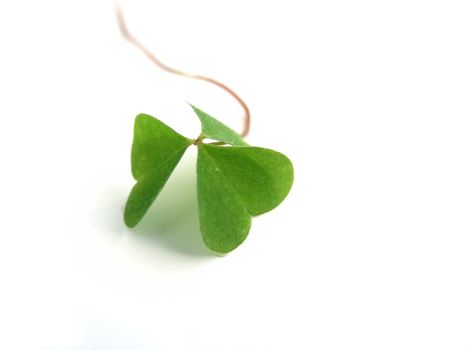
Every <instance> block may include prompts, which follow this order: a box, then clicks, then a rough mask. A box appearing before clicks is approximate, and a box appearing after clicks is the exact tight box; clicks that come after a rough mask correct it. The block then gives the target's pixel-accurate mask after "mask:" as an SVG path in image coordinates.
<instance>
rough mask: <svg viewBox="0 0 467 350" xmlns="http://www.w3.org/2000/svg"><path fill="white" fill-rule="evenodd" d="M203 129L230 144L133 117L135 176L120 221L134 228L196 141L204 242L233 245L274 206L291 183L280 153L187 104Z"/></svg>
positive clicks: (219, 249)
mask: <svg viewBox="0 0 467 350" xmlns="http://www.w3.org/2000/svg"><path fill="white" fill-rule="evenodd" d="M192 107H193V109H194V111H195V113H196V114H197V115H198V117H199V119H200V121H201V125H202V133H201V135H200V137H199V138H198V140H200V139H201V140H202V139H203V138H210V139H214V140H218V141H221V142H224V143H227V144H229V145H231V146H219V145H214V144H206V143H202V142H198V141H195V140H192V139H188V138H185V137H183V136H181V135H180V134H178V133H176V132H175V131H174V130H172V129H171V128H169V127H168V126H166V125H165V124H163V123H162V122H160V121H159V120H157V119H155V118H153V117H151V116H148V115H145V114H141V115H139V116H137V117H136V120H135V129H134V141H133V147H132V161H131V165H132V173H133V177H134V178H135V179H136V180H137V183H136V185H135V186H134V187H133V189H132V191H131V193H130V196H129V198H128V201H127V204H126V207H125V215H124V218H125V223H126V224H127V226H129V227H134V226H135V225H137V224H138V222H139V221H140V220H141V219H142V218H143V216H144V215H145V213H146V211H147V210H148V209H149V207H150V206H151V204H152V203H153V202H154V200H155V199H156V197H157V195H158V194H159V192H160V191H161V190H162V188H163V186H164V185H165V183H166V182H167V180H168V178H169V176H170V174H171V173H172V172H173V170H174V169H175V167H176V166H177V164H178V162H179V161H180V159H181V157H182V156H183V154H184V152H185V150H186V149H187V148H188V146H190V145H192V144H196V145H197V146H198V160H197V179H198V180H197V187H198V207H199V222H200V229H201V234H202V238H203V241H204V243H205V244H206V246H207V247H208V248H209V249H211V250H212V251H214V252H216V253H221V254H225V253H228V252H230V251H232V250H234V249H235V248H237V247H238V246H239V245H240V244H241V243H242V242H243V241H244V240H245V238H246V237H247V236H248V233H249V231H250V226H251V216H255V215H260V214H263V213H266V212H268V211H270V210H272V209H274V208H275V207H277V206H278V205H279V204H280V203H281V202H282V201H283V200H284V199H285V197H286V196H287V194H288V193H289V191H290V189H291V187H292V183H293V176H294V174H293V166H292V163H291V161H290V160H289V159H288V158H287V157H286V156H285V155H283V154H281V153H279V152H276V151H273V150H270V149H266V148H260V147H251V146H248V144H247V143H246V142H245V141H244V140H243V139H242V138H241V137H240V135H238V134H237V133H236V132H235V131H233V130H232V129H230V128H229V127H227V126H225V125H224V124H222V123H221V122H219V121H218V120H216V119H215V118H213V117H211V116H209V115H208V114H206V113H205V112H203V111H201V110H200V109H198V108H196V107H194V106H192Z"/></svg>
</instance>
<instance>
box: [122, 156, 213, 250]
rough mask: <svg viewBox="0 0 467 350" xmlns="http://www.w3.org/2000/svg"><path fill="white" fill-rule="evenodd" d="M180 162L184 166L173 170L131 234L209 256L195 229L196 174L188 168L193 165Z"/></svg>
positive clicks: (196, 226)
mask: <svg viewBox="0 0 467 350" xmlns="http://www.w3.org/2000/svg"><path fill="white" fill-rule="evenodd" d="M190 160H191V159H190ZM185 161H186V160H185ZM180 163H185V164H184V165H183V166H181V165H182V164H179V168H178V169H175V171H174V172H173V173H172V175H171V176H170V178H169V180H168V181H167V183H166V185H165V186H164V188H163V189H162V191H161V193H160V194H159V196H158V197H157V199H156V200H155V202H154V203H153V205H152V206H151V208H149V210H148V212H147V213H146V215H145V216H144V218H143V219H142V220H141V222H140V223H139V224H138V225H137V226H136V227H135V228H134V229H132V230H131V232H133V233H134V234H135V235H138V237H139V238H141V239H143V240H145V241H147V242H148V243H152V244H156V245H158V246H161V245H162V246H166V247H167V248H170V249H172V250H175V251H178V252H179V253H184V254H188V255H193V256H212V257H213V256H215V255H214V254H213V253H212V252H211V251H210V250H209V249H208V248H206V246H205V245H204V243H203V240H202V238H201V232H200V229H199V222H198V204H197V199H196V171H194V169H193V166H190V165H192V164H193V162H190V161H188V162H183V160H182V161H181V162H180ZM187 163H188V164H187ZM190 163H191V164H190Z"/></svg>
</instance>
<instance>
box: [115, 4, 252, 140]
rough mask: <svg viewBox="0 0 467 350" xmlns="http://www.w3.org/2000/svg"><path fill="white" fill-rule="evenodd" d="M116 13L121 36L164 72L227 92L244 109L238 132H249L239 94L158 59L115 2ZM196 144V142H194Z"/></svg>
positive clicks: (249, 120) (246, 115) (245, 133)
mask: <svg viewBox="0 0 467 350" xmlns="http://www.w3.org/2000/svg"><path fill="white" fill-rule="evenodd" d="M116 15H117V21H118V26H119V28H120V31H121V33H122V35H123V37H124V38H125V39H126V40H128V41H129V42H130V43H131V44H133V45H134V46H136V47H137V48H138V49H140V50H141V51H142V52H143V53H144V54H145V55H146V57H147V58H149V60H151V61H152V62H153V63H154V64H155V65H156V66H158V67H159V68H161V69H162V70H165V71H166V72H169V73H172V74H175V75H179V76H182V77H186V78H192V79H197V80H202V81H205V82H208V83H210V84H213V85H216V86H217V87H219V88H221V89H222V90H224V91H225V92H227V93H228V94H230V95H231V96H232V97H233V98H234V99H235V100H236V101H237V102H238V103H239V104H240V106H241V107H242V109H243V111H244V117H243V130H242V132H241V133H240V135H241V136H242V137H246V136H247V135H248V133H249V132H250V123H251V116H250V110H249V108H248V106H247V105H246V103H245V101H243V99H242V98H240V96H239V95H237V94H236V93H235V92H234V91H233V90H232V89H231V88H229V87H228V86H227V85H225V84H223V83H221V82H220V81H217V80H215V79H212V78H209V77H205V76H203V75H198V74H191V73H186V72H183V71H181V70H178V69H175V68H172V67H170V66H168V65H166V64H165V63H163V62H162V61H160V60H159V59H158V58H157V57H156V56H155V55H154V54H153V53H152V52H151V51H149V49H148V48H146V47H145V46H144V45H143V44H142V43H141V42H139V40H137V39H136V38H135V37H134V36H133V35H132V34H131V33H130V31H129V30H128V27H127V25H126V22H125V18H124V16H123V12H122V10H121V8H120V6H119V5H118V4H117V5H116ZM195 144H196V143H195Z"/></svg>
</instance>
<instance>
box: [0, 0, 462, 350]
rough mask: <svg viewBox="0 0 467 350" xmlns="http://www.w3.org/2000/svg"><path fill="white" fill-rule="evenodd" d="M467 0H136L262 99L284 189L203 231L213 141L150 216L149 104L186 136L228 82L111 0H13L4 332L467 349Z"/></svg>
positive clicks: (258, 122) (232, 110)
mask: <svg viewBox="0 0 467 350" xmlns="http://www.w3.org/2000/svg"><path fill="white" fill-rule="evenodd" d="M465 6H466V5H465V1H449V0H442V1H441V0H439V1H426V0H425V1H415V0H392V1H361V0H358V1H344V0H341V1H338V0H330V1H298V0H289V1H264V2H260V1H251V0H250V1H246V0H245V1H235V2H234V1H231V2H227V1H219V0H217V1H215V0H201V1H182V0H171V1H140V0H138V1H126V2H123V3H122V7H123V9H124V11H125V13H126V16H127V22H128V26H129V27H130V29H131V30H132V32H133V33H134V34H135V35H136V36H138V37H139V38H140V39H141V40H142V41H143V42H144V43H146V44H147V46H149V47H150V48H151V49H152V50H154V52H156V53H157V54H158V55H159V57H160V58H161V59H163V60H164V61H166V62H167V63H170V64H171V65H173V66H175V67H177V68H181V69H185V70H188V71H192V72H195V73H202V74H206V75H208V76H212V77H215V78H217V79H219V80H221V81H222V82H225V83H226V84H228V85H230V86H231V87H232V88H234V89H235V90H236V91H237V92H238V93H239V94H240V95H241V96H242V97H243V98H244V99H245V100H246V101H247V102H248V103H249V106H250V108H251V110H252V117H253V123H252V130H251V136H250V137H249V138H248V141H249V142H250V143H251V144H254V145H258V146H263V147H270V148H274V149H276V150H279V151H281V152H283V153H285V154H287V155H288V156H289V157H290V158H291V159H292V160H293V162H294V164H295V171H296V180H295V184H294V188H293V190H292V192H291V193H290V195H289V197H288V198H287V200H286V201H285V202H284V203H283V204H282V205H281V206H280V207H279V208H278V209H276V210H275V211H273V212H272V213H269V214H267V215H264V216H261V217H259V218H257V219H255V220H254V223H253V228H252V230H251V233H250V236H249V237H248V239H247V240H246V241H245V243H244V244H243V245H242V246H241V247H240V248H238V249H237V250H236V251H234V252H233V253H231V254H230V255H228V256H227V257H223V258H219V257H215V256H213V255H212V254H210V253H209V252H208V251H207V250H206V249H205V248H204V247H203V245H202V243H201V238H200V234H199V231H198V229H197V218H196V215H197V214H196V189H195V176H194V166H195V149H194V148H193V149H190V150H189V152H188V153H187V154H186V156H185V157H184V159H183V160H182V165H181V167H180V169H178V170H177V171H176V172H175V173H174V175H173V177H172V178H171V179H170V181H169V183H168V184H167V187H166V188H165V189H164V191H163V193H162V194H161V196H160V198H158V201H157V202H156V204H155V205H154V207H153V210H152V211H151V213H150V214H149V215H148V217H147V218H145V220H144V221H143V222H142V223H141V225H140V226H139V227H138V228H136V229H135V230H129V229H127V228H126V227H125V226H124V224H123V222H122V208H123V206H124V203H125V200H126V196H127V194H128V193H129V190H130V189H131V186H132V185H133V179H132V178H131V173H130V162H129V155H130V146H131V141H132V125H133V118H134V116H136V114H138V113H140V112H145V113H148V114H152V115H154V116H156V117H158V118H160V119H161V120H163V121H164V122H166V123H167V124H169V125H170V126H172V127H173V128H174V129H176V130H178V131H180V132H181V133H182V134H184V135H186V136H188V137H196V136H197V134H198V132H199V129H200V127H199V125H198V122H197V118H196V117H195V116H194V114H193V112H192V111H191V110H190V108H189V107H188V105H187V104H186V103H185V101H189V102H191V103H193V104H195V105H198V106H199V107H200V108H202V109H205V110H206V111H208V112H210V113H211V114H213V115H214V116H216V117H218V118H219V119H221V120H222V121H224V122H225V123H226V124H229V125H231V126H232V127H233V128H236V129H239V128H241V118H240V116H241V109H240V108H239V106H238V105H236V104H235V102H234V101H233V100H232V99H231V98H230V97H229V96H226V95H225V94H224V93H223V92H222V91H220V90H218V89H216V88H215V87H211V86H206V84H204V83H201V82H193V81H187V80H186V79H183V78H179V77H175V76H172V75H169V74H167V73H164V72H161V71H160V70H159V69H158V68H157V67H155V66H153V65H151V63H150V62H149V61H148V60H147V59H146V58H145V57H144V56H143V55H142V54H141V53H140V52H139V51H137V50H136V49H135V48H134V47H132V46H131V45H129V44H128V43H127V42H125V41H124V40H123V39H122V38H121V37H120V34H119V32H118V28H117V26H116V21H115V17H114V12H113V11H114V9H113V3H112V2H110V1H109V2H107V1H100V2H99V1H95V0H93V1H91V0H87V1H86V0H82V1H73V2H72V1H48V0H45V1H21V0H19V1H4V0H2V1H1V2H0V160H1V172H0V180H1V181H0V204H1V211H0V212H1V214H0V217H1V226H0V348H1V349H41V350H43V349H44V350H78V349H79V350H94V349H99V350H120V349H122V350H123V349H125V350H126V349H135V350H147V349H164V350H172V349H205V350H210V349H226V350H234V349H235V350H239V349H247V350H249V349H251V350H253V349H254V350H270V349H323V350H325V349H358V350H370V349H371V350H374V349H399V350H401V349H402V350H403V349H407V350H409V349H410V350H414V349H423V350H428V349H443V350H445V349H463V350H465V349H467V281H466V279H467V254H466V253H467V165H466V153H467V138H466V132H467V123H466V117H467V103H466V101H467V100H466V94H467V64H466V62H467V49H466V47H467V46H466V43H467V21H466V18H467V9H466V7H465Z"/></svg>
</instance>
